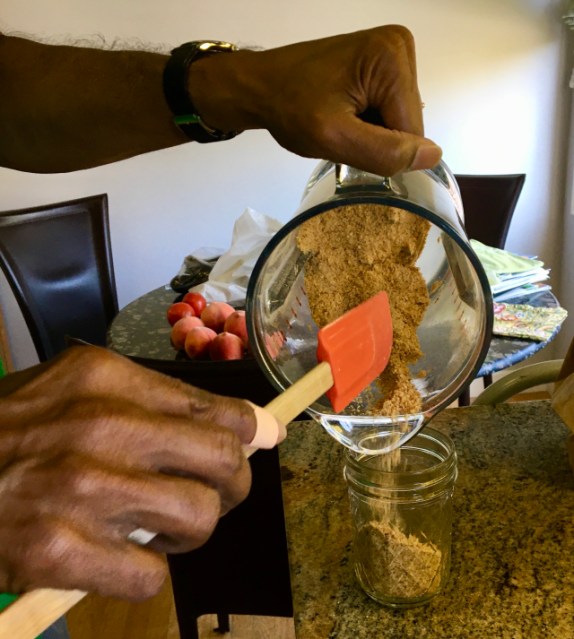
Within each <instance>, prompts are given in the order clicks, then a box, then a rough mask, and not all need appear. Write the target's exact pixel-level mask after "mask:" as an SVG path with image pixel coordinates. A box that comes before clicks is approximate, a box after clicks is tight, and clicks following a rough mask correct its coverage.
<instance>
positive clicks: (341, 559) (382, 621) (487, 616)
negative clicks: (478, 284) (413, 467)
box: [280, 402, 574, 639]
mask: <svg viewBox="0 0 574 639" xmlns="http://www.w3.org/2000/svg"><path fill="white" fill-rule="evenodd" d="M432 426H433V427H434V428H437V429H438V430H441V431H443V432H445V433H447V434H449V435H450V436H451V437H452V439H453V440H454V442H455V446H456V450H457V453H458V459H459V461H458V467H459V477H458V480H457V484H456V489H455V497H454V509H455V515H454V527H453V549H452V552H453V554H452V569H451V576H450V579H449V582H448V584H447V586H446V587H445V589H444V590H443V592H442V593H440V594H439V595H438V596H437V597H435V598H434V599H433V600H432V601H431V602H430V603H428V604H427V605H426V606H423V607H419V608H413V609H410V610H405V611H393V610H390V609H388V608H385V607H383V606H381V605H379V604H378V603H376V602H374V601H372V600H371V599H369V598H368V597H367V595H365V594H364V593H363V591H362V590H361V589H360V587H359V586H358V584H357V582H356V581H355V577H354V574H353V571H352V566H351V522H350V514H349V507H348V502H347V493H346V486H345V483H344V480H343V472H342V468H343V448H342V447H341V446H340V445H339V444H338V443H337V442H335V440H333V439H332V438H331V437H330V436H329V435H327V434H326V433H325V432H324V431H323V429H322V428H321V427H320V426H319V425H318V424H316V423H315V422H302V423H298V424H293V425H291V426H290V427H289V428H290V429H291V430H290V433H289V436H288V438H287V440H286V441H285V442H284V443H283V444H282V445H281V446H280V459H281V465H282V474H283V494H284V502H285V514H286V523H287V535H288V541H289V554H290V564H291V580H292V590H293V597H294V608H295V625H296V630H297V637H298V639H330V638H336V639H399V638H400V639H411V638H412V639H415V638H416V639H420V638H428V639H443V638H444V639H456V638H459V637H461V638H462V637H464V638H465V639H467V638H468V639H497V638H501V639H542V638H545V639H548V638H550V639H554V638H555V639H574V474H573V473H572V470H571V469H570V466H569V464H568V458H567V454H566V448H565V441H566V438H567V436H568V430H567V428H566V426H564V424H563V423H562V421H561V420H560V419H559V418H558V417H557V416H556V415H555V414H554V412H553V411H552V409H551V408H550V405H549V403H548V402H525V403H519V404H503V405H500V406H497V407H495V408H492V407H488V406H480V407H478V406H477V407H470V408H456V409H449V410H446V411H443V412H442V413H441V414H440V415H438V416H437V417H436V418H435V420H433V422H432Z"/></svg>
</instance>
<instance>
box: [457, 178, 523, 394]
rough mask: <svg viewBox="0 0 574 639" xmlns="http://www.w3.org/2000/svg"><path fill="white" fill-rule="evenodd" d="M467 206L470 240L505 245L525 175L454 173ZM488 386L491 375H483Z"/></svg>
mask: <svg viewBox="0 0 574 639" xmlns="http://www.w3.org/2000/svg"><path fill="white" fill-rule="evenodd" d="M454 177H455V179H456V182H457V184H458V187H459V190H460V195H461V199H462V206H463V209H464V226H465V230H466V234H467V236H468V237H469V239H471V240H478V241H479V242H482V243H483V244H486V245H488V246H493V247H494V248H501V249H502V248H504V245H505V244H506V237H507V235H508V230H509V228H510V222H511V221H512V216H513V215H514V210H515V208H516V204H517V202H518V198H519V197H520V193H521V191H522V187H523V186H524V181H525V179H526V175H525V174H524V173H516V174H510V175H458V174H455V176H454ZM483 384H484V387H485V388H486V387H487V386H490V384H492V375H490V374H489V375H485V376H484V377H483ZM458 403H459V406H468V405H469V403H470V389H469V388H467V389H466V390H465V391H464V392H463V393H462V394H461V395H460V397H459V400H458Z"/></svg>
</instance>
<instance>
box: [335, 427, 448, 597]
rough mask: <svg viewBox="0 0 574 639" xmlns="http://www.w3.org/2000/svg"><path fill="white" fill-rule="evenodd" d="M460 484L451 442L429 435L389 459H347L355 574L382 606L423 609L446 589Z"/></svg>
mask: <svg viewBox="0 0 574 639" xmlns="http://www.w3.org/2000/svg"><path fill="white" fill-rule="evenodd" d="M456 477H457V467H456V452H455V449H454V444H453V442H452V441H451V440H450V438H449V437H448V436H446V435H444V434H442V433H440V432H438V431H436V430H434V429H432V428H429V427H426V428H424V429H423V430H422V431H420V432H419V433H418V434H417V435H416V436H415V437H413V438H412V439H410V440H409V441H408V442H407V443H406V444H403V445H402V446H401V447H400V448H397V449H395V450H394V451H391V452H390V453H387V454H384V455H365V454H363V453H358V452H355V451H353V450H347V451H346V453H345V478H346V481H347V486H348V489H349V499H350V504H351V515H352V518H353V528H354V540H353V562H354V568H355V574H356V576H357V579H358V581H359V583H360V585H361V587H362V588H363V590H364V591H365V592H366V593H367V594H368V595H369V596H370V597H372V598H373V599H375V600H376V601H378V602H379V603H382V604H385V605H387V606H391V607H395V608H406V607H412V606H417V605H421V604H423V603H425V602H427V601H428V600H429V599H431V598H432V597H434V596H435V595H436V594H438V592H440V590H441V588H442V587H443V586H444V584H445V583H446V581H447V579H448V573H449V568H450V549H451V528H452V495H453V489H454V484H455V481H456Z"/></svg>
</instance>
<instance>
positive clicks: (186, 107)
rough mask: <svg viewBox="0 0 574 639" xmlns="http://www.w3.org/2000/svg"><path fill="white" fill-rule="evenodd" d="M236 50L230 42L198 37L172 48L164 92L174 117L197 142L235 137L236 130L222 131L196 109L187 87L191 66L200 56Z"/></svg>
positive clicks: (164, 76)
mask: <svg viewBox="0 0 574 639" xmlns="http://www.w3.org/2000/svg"><path fill="white" fill-rule="evenodd" d="M232 51H237V47H236V46H235V45H233V44H230V43H228V42H219V41H216V40H213V41H211V40H199V41H195V42H186V43H185V44H182V45H181V46H179V47H177V48H176V49H174V50H173V51H172V52H171V56H170V58H169V60H168V61H167V64H166V65H165V68H164V71H163V93H164V96H165V99H166V101H167V103H168V105H169V108H170V109H171V112H172V113H173V116H174V117H173V121H174V122H175V124H176V125H177V126H178V127H179V129H181V131H183V133H185V135H187V137H188V138H190V139H192V140H195V141H196V142H221V141H222V140H230V139H231V138H234V137H235V136H236V135H237V134H238V132H237V131H219V130H218V129H212V128H211V127H209V126H207V125H206V124H205V122H203V120H202V119H201V117H200V115H199V114H198V113H197V110H196V109H195V106H194V105H193V102H192V99H191V96H190V95H189V90H188V72H189V66H190V65H191V64H193V62H195V61H196V60H199V59H200V58H203V57H206V56H209V55H214V54H216V53H229V52H232Z"/></svg>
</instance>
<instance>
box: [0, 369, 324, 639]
mask: <svg viewBox="0 0 574 639" xmlns="http://www.w3.org/2000/svg"><path fill="white" fill-rule="evenodd" d="M331 386H333V375H332V373H331V367H330V365H329V364H328V363H327V362H321V363H320V364H318V365H317V366H315V368H313V369H312V370H311V371H309V372H308V373H307V374H306V375H304V376H303V377H301V379H299V380H297V381H296V382H295V383H294V384H293V385H292V386H290V387H289V388H288V389H287V390H285V391H284V392H283V393H281V394H280V395H278V396H277V397H276V398H275V399H273V400H272V401H271V402H269V404H267V406H266V407H265V408H266V409H267V410H268V411H269V412H270V413H272V414H273V415H274V416H275V417H276V418H277V419H278V420H279V421H280V422H282V423H284V424H288V423H289V422H291V421H293V419H295V417H297V415H299V413H301V412H303V411H304V410H305V409H306V408H307V407H308V406H309V405H310V404H312V403H313V402H314V401H316V400H317V399H318V398H319V397H321V395H323V394H324V393H325V392H326V391H328V390H329V389H330V388H331ZM256 450H257V449H256V448H247V447H246V450H245V454H246V455H247V457H249V456H251V455H252V454H253V453H254V452H255V451H256ZM86 595H87V593H86V592H83V591H81V590H56V589H52V588H40V589H38V590H32V591H31V592H28V593H25V594H23V595H22V596H21V597H19V598H18V599H17V600H16V601H15V602H14V603H12V604H11V605H10V606H8V608H6V609H5V610H4V611H2V612H1V613H0V639H16V638H17V639H35V638H36V637H37V636H38V635H39V634H41V633H42V632H43V631H44V630H46V628H48V627H49V626H51V625H52V624H53V623H54V622H55V621H56V620H57V619H59V618H60V617H62V616H63V615H65V614H66V613H67V612H68V611H69V610H70V609H71V608H73V607H74V606H75V605H76V604H77V603H78V602H79V601H80V600H81V599H83V598H84V597H85V596H86Z"/></svg>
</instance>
